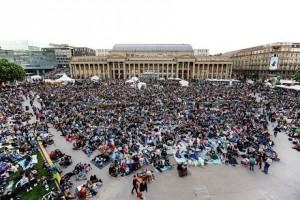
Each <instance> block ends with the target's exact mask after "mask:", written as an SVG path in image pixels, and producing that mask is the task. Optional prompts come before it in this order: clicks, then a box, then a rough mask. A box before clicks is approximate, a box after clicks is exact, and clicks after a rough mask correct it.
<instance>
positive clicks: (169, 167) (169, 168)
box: [151, 164, 172, 172]
mask: <svg viewBox="0 0 300 200" xmlns="http://www.w3.org/2000/svg"><path fill="white" fill-rule="evenodd" d="M151 166H152V167H153V169H154V170H155V172H160V171H158V170H157V169H156V168H155V167H154V166H153V165H152V164H151ZM159 169H160V170H161V171H167V170H172V167H171V166H167V167H166V166H165V167H164V168H159Z"/></svg>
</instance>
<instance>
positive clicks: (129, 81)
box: [125, 80, 135, 83]
mask: <svg viewBox="0 0 300 200" xmlns="http://www.w3.org/2000/svg"><path fill="white" fill-rule="evenodd" d="M134 82H135V81H134V80H127V81H125V83H134Z"/></svg>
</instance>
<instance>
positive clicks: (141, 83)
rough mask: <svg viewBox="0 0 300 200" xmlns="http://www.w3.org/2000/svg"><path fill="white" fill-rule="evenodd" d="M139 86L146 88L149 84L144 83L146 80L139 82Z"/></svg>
mask: <svg viewBox="0 0 300 200" xmlns="http://www.w3.org/2000/svg"><path fill="white" fill-rule="evenodd" d="M137 86H138V88H139V90H140V89H141V88H142V87H144V88H146V87H147V85H146V83H144V82H140V83H138V85H137Z"/></svg>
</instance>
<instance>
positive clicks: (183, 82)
mask: <svg viewBox="0 0 300 200" xmlns="http://www.w3.org/2000/svg"><path fill="white" fill-rule="evenodd" d="M179 84H180V85H181V86H189V82H188V81H185V80H181V81H179Z"/></svg>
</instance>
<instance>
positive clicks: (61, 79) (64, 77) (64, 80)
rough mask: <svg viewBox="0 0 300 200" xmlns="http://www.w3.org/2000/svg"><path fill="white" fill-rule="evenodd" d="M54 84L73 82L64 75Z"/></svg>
mask: <svg viewBox="0 0 300 200" xmlns="http://www.w3.org/2000/svg"><path fill="white" fill-rule="evenodd" d="M54 82H72V83H74V82H75V80H74V79H72V78H70V77H68V76H67V75H66V74H65V73H64V74H63V75H62V77H60V78H58V79H56V80H55V81H54Z"/></svg>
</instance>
